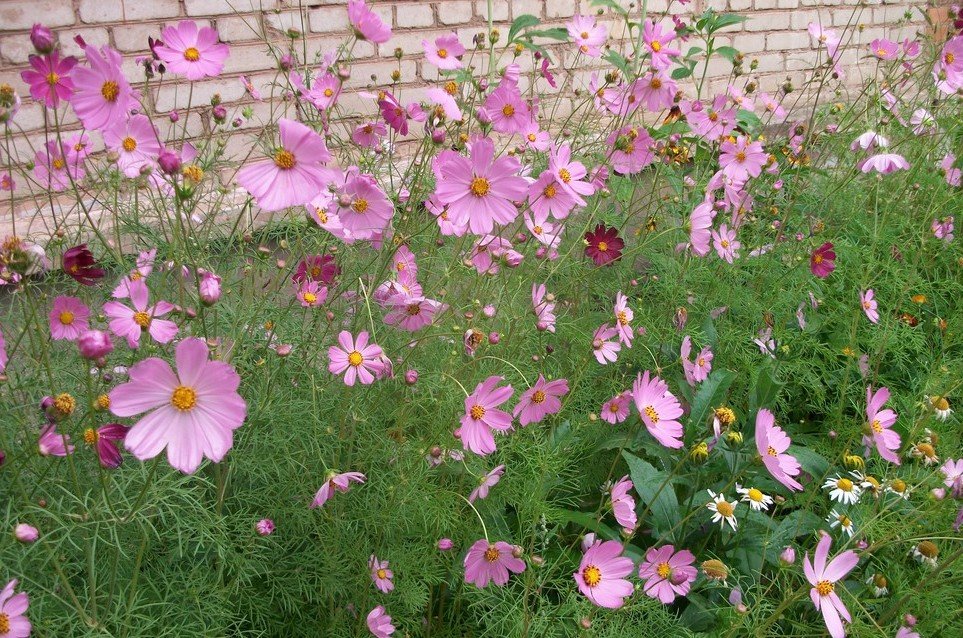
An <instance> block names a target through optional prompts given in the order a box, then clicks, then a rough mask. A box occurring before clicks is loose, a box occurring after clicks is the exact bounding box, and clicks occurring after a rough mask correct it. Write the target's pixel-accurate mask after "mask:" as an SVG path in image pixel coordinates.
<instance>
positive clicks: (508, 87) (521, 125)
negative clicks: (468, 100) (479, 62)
mask: <svg viewBox="0 0 963 638" xmlns="http://www.w3.org/2000/svg"><path fill="white" fill-rule="evenodd" d="M483 108H484V110H485V114H486V115H487V116H488V118H489V119H490V120H491V124H492V128H493V129H494V130H495V132H496V133H504V134H506V135H511V134H514V133H521V132H522V131H524V130H526V129H527V128H528V127H529V125H530V123H531V121H532V110H531V109H530V108H529V106H528V103H527V102H525V100H524V99H522V94H521V93H520V92H519V90H518V87H517V86H515V85H514V84H511V83H508V84H506V83H504V82H502V83H501V84H499V86H498V88H496V89H495V90H494V91H492V92H491V93H490V94H489V95H488V97H487V98H485V103H484V107H483Z"/></svg>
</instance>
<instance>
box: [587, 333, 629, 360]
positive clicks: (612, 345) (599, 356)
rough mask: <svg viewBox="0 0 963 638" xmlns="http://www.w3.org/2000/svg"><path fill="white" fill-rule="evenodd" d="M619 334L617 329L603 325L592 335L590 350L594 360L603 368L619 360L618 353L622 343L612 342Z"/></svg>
mask: <svg viewBox="0 0 963 638" xmlns="http://www.w3.org/2000/svg"><path fill="white" fill-rule="evenodd" d="M618 334H619V331H618V329H616V328H613V327H612V326H610V325H609V324H607V323H603V324H602V325H601V326H599V327H598V328H597V329H596V330H595V334H594V335H592V350H593V351H594V352H593V354H594V355H595V360H596V361H598V362H599V363H600V364H602V365H603V366H604V365H605V364H606V363H615V361H616V359H618V358H619V351H620V350H622V342H621V341H617V340H613V338H614V337H616V336H617V335H618Z"/></svg>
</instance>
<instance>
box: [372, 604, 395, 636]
mask: <svg viewBox="0 0 963 638" xmlns="http://www.w3.org/2000/svg"><path fill="white" fill-rule="evenodd" d="M365 622H366V623H367V625H368V631H370V632H371V635H372V636H374V637H375V638H388V636H390V635H391V634H393V633H395V626H394V625H392V624H391V616H389V615H388V614H387V613H386V612H385V608H384V606H383V605H378V606H377V607H375V608H374V609H372V610H371V611H369V612H368V616H367V618H365Z"/></svg>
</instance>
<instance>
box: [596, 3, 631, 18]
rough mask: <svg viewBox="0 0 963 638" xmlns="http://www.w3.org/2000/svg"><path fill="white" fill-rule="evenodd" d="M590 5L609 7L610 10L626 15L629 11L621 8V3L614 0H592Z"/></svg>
mask: <svg viewBox="0 0 963 638" xmlns="http://www.w3.org/2000/svg"><path fill="white" fill-rule="evenodd" d="M592 6H593V7H608V8H609V9H611V10H612V11H615V12H616V13H618V14H620V15H628V13H629V12H628V11H626V10H625V9H623V8H622V5H620V4H619V3H618V2H615V0H592Z"/></svg>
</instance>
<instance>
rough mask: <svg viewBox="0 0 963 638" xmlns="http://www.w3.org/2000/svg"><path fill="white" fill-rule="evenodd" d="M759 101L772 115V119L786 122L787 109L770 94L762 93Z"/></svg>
mask: <svg viewBox="0 0 963 638" xmlns="http://www.w3.org/2000/svg"><path fill="white" fill-rule="evenodd" d="M759 101H760V102H761V103H762V105H763V106H764V107H765V109H766V112H767V113H770V114H771V116H770V117H771V118H772V119H773V120H774V121H776V122H785V121H786V115H787V113H786V109H784V108H783V107H782V104H780V103H779V101H778V100H775V99H773V97H772V96H770V95H769V94H768V93H760V94H759Z"/></svg>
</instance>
